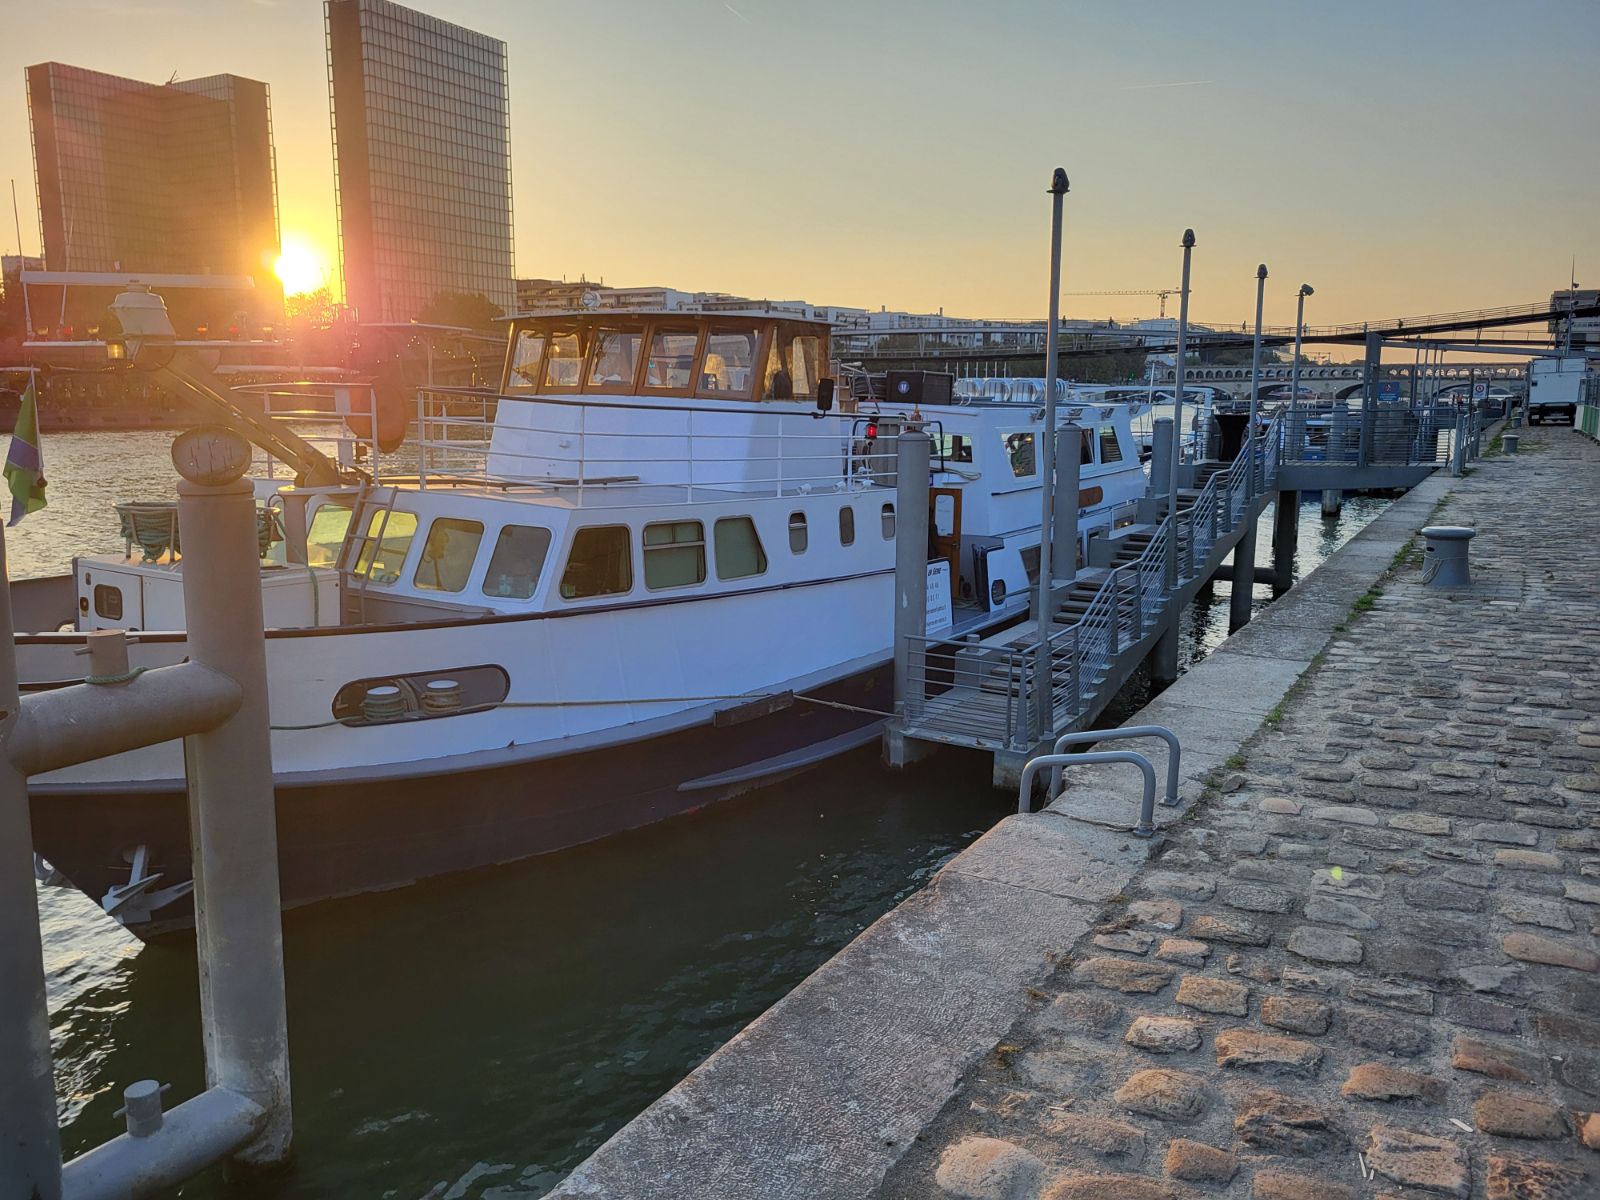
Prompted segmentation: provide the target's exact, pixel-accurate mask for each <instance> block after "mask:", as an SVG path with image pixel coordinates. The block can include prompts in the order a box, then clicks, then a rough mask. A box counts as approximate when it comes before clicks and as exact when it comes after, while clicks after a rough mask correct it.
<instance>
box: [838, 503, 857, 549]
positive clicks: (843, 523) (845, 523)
mask: <svg viewBox="0 0 1600 1200" xmlns="http://www.w3.org/2000/svg"><path fill="white" fill-rule="evenodd" d="M855 544H856V510H855V509H853V508H851V507H850V506H849V505H848V504H846V505H845V506H844V507H843V508H841V509H840V510H839V545H841V546H854V545H855Z"/></svg>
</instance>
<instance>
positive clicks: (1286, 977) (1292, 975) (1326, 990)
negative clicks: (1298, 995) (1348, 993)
mask: <svg viewBox="0 0 1600 1200" xmlns="http://www.w3.org/2000/svg"><path fill="white" fill-rule="evenodd" d="M1278 978H1279V981H1280V982H1281V983H1282V984H1283V986H1284V987H1286V988H1288V989H1290V990H1291V991H1295V992H1315V993H1318V994H1319V995H1323V996H1331V995H1333V993H1335V992H1336V991H1338V990H1339V985H1340V983H1341V982H1342V979H1343V973H1342V972H1336V971H1308V970H1305V969H1304V968H1301V967H1285V968H1284V969H1283V972H1282V973H1281V974H1280V975H1279V977H1278Z"/></svg>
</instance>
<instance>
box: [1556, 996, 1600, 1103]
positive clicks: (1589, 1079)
mask: <svg viewBox="0 0 1600 1200" xmlns="http://www.w3.org/2000/svg"><path fill="white" fill-rule="evenodd" d="M1589 1011H1591V1012H1600V1008H1594V1009H1591V1010H1589ZM1555 1069H1556V1076H1557V1078H1559V1079H1560V1080H1561V1082H1562V1083H1564V1084H1566V1085H1567V1086H1568V1087H1570V1088H1577V1089H1578V1091H1580V1092H1582V1093H1583V1094H1584V1095H1586V1096H1592V1097H1594V1098H1595V1099H1596V1100H1600V1054H1576V1053H1574V1054H1568V1055H1566V1056H1565V1057H1564V1058H1562V1059H1561V1060H1560V1061H1559V1062H1556V1063H1555Z"/></svg>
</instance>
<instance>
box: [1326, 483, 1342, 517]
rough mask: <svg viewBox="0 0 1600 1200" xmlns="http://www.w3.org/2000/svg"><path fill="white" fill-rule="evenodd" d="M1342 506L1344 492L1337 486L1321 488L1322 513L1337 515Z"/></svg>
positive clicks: (1331, 515) (1328, 515)
mask: <svg viewBox="0 0 1600 1200" xmlns="http://www.w3.org/2000/svg"><path fill="white" fill-rule="evenodd" d="M1343 507H1344V493H1343V492H1342V491H1340V490H1339V489H1338V488H1323V489H1322V515H1323V516H1325V517H1337V516H1338V515H1339V511H1340V509H1342V508H1343Z"/></svg>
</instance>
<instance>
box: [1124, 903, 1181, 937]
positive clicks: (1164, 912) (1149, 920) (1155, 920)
mask: <svg viewBox="0 0 1600 1200" xmlns="http://www.w3.org/2000/svg"><path fill="white" fill-rule="evenodd" d="M1128 915H1129V916H1130V917H1132V918H1133V919H1134V920H1135V921H1136V922H1138V923H1139V924H1140V925H1148V926H1149V927H1150V928H1151V929H1160V930H1163V931H1165V932H1168V933H1170V932H1171V931H1172V930H1174V929H1176V928H1178V926H1180V925H1182V924H1183V905H1181V904H1179V903H1178V902H1177V901H1176V900H1170V899H1167V898H1166V897H1160V898H1157V899H1151V900H1135V901H1133V902H1132V903H1131V904H1129V905H1128Z"/></svg>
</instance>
